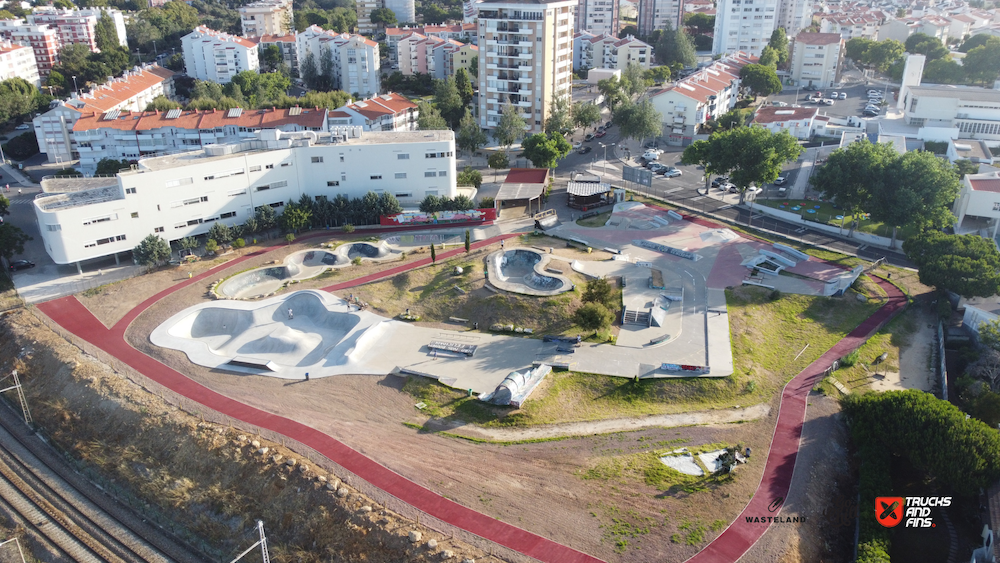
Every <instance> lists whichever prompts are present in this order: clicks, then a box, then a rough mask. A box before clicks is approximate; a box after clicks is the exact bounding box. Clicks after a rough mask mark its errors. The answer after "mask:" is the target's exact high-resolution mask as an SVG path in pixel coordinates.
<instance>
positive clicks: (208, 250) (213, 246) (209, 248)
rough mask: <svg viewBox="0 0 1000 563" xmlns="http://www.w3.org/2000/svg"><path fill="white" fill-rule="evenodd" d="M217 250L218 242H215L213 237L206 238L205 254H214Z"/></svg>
mask: <svg viewBox="0 0 1000 563" xmlns="http://www.w3.org/2000/svg"><path fill="white" fill-rule="evenodd" d="M218 250H219V243H217V242H215V239H211V238H210V239H208V240H206V241H205V254H215V253H216V252H218Z"/></svg>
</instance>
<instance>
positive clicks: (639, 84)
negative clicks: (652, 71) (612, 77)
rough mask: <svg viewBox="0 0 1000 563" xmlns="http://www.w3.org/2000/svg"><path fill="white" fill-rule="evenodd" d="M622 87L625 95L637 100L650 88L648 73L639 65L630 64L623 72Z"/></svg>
mask: <svg viewBox="0 0 1000 563" xmlns="http://www.w3.org/2000/svg"><path fill="white" fill-rule="evenodd" d="M622 83H623V84H622V86H623V88H624V90H625V94H626V95H628V96H629V97H630V98H633V99H634V98H636V97H637V96H639V95H640V94H642V93H643V92H645V91H646V89H647V88H649V86H650V84H649V81H648V80H646V72H645V71H644V70H643V69H642V67H641V66H639V63H629V64H628V66H626V67H625V71H624V72H622Z"/></svg>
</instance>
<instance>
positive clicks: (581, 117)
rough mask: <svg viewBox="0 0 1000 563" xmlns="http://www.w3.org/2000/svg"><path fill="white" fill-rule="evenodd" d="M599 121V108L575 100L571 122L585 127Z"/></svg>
mask: <svg viewBox="0 0 1000 563" xmlns="http://www.w3.org/2000/svg"><path fill="white" fill-rule="evenodd" d="M600 121H601V108H599V107H598V106H596V105H594V104H591V103H586V102H576V103H575V104H573V123H574V124H575V125H576V126H577V127H582V128H583V129H586V128H587V127H591V126H593V125H596V124H597V123H600Z"/></svg>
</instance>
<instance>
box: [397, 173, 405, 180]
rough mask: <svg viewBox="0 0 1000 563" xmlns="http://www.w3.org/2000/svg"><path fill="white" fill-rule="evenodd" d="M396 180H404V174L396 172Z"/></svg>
mask: <svg viewBox="0 0 1000 563" xmlns="http://www.w3.org/2000/svg"><path fill="white" fill-rule="evenodd" d="M396 179H397V180H405V179H406V172H396Z"/></svg>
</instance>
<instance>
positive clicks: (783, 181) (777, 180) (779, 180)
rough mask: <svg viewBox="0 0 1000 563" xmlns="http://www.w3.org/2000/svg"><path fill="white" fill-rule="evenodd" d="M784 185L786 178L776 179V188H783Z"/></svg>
mask: <svg viewBox="0 0 1000 563" xmlns="http://www.w3.org/2000/svg"><path fill="white" fill-rule="evenodd" d="M784 184H785V177H784V176H778V177H777V178H775V179H774V185H775V186H782V185H784Z"/></svg>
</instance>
